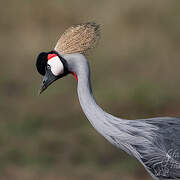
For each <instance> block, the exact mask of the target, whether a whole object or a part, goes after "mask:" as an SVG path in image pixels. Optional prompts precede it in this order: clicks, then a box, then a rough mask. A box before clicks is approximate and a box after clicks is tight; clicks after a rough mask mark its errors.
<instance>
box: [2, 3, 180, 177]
mask: <svg viewBox="0 0 180 180" xmlns="http://www.w3.org/2000/svg"><path fill="white" fill-rule="evenodd" d="M0 9H1V10H0V14H1V16H0V27H1V28H0V40H1V43H0V49H1V53H0V57H1V71H0V97H1V101H0V115H1V123H0V149H1V150H0V169H1V170H0V179H7V180H9V179H13V180H14V179H18V180H21V179H23V180H24V179H26V180H28V179H40V178H41V179H44V180H50V179H51V180H53V179H61V180H66V179H68V180H69V179H74V180H75V179H85V178H86V179H87V180H88V179H103V180H109V179H112V180H113V179H123V180H140V179H143V180H144V179H151V177H149V175H148V174H147V173H146V172H145V170H144V169H143V167H142V166H141V165H140V164H139V163H138V162H137V161H136V160H135V159H134V158H132V157H129V156H128V155H127V154H126V153H124V152H122V151H120V150H119V149H116V148H115V147H113V146H112V145H111V144H109V143H108V142H107V141H106V140H104V138H103V137H101V136H100V135H99V134H98V133H96V131H95V130H94V129H93V128H92V127H91V125H90V123H88V121H87V120H86V119H85V116H84V115H83V113H82V111H81V108H80V106H79V103H78V98H77V95H76V83H75V81H74V79H72V78H71V77H70V76H68V77H67V78H65V79H62V80H61V81H58V82H56V83H55V84H54V85H52V86H51V87H50V88H49V89H48V90H47V91H46V92H45V93H44V94H43V95H41V96H38V95H37V91H38V88H39V85H40V82H41V77H40V76H39V74H38V73H37V72H36V69H35V65H34V64H35V59H36V56H37V54H38V53H39V52H41V51H49V50H52V49H53V47H54V45H55V43H56V41H57V39H58V37H59V36H60V34H61V33H62V32H63V31H64V30H65V29H66V28H67V27H69V26H71V25H72V24H76V23H80V22H86V21H91V20H94V21H96V22H97V23H100V24H101V27H102V37H101V41H100V43H99V46H98V47H97V48H96V49H95V50H94V52H93V53H92V55H90V56H89V57H88V59H89V61H90V64H91V70H92V86H93V90H94V95H95V97H96V100H97V102H98V104H100V105H101V106H102V107H103V108H104V109H105V110H106V111H108V112H110V113H112V114H114V115H117V116H119V117H123V118H130V119H136V118H145V117H154V116H179V115H180V111H179V109H180V103H179V102H180V94H179V91H180V83H179V82H180V76H179V74H178V72H179V67H180V61H179V57H180V51H179V45H180V38H179V37H180V33H179V32H180V22H179V18H180V11H179V9H180V2H179V1H178V0H174V1H168V0H159V1H157V2H154V1H151V0H150V1H143V0H138V1H132V0H126V1H117V0H112V1H107V0H102V1H98V2H97V1H95V0H85V1H80V0H77V1H72V0H69V1H65V0H53V1H42V0H39V1H35V0H28V1H25V0H19V1H12V0H8V1H3V2H1V7H0Z"/></svg>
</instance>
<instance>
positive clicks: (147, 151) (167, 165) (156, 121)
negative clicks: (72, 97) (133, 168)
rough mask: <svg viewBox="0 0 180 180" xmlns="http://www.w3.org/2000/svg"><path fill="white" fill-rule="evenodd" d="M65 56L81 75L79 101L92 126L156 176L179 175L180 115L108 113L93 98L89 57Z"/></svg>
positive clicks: (164, 178) (159, 178)
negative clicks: (127, 116)
mask: <svg viewBox="0 0 180 180" xmlns="http://www.w3.org/2000/svg"><path fill="white" fill-rule="evenodd" d="M63 57H64V59H66V61H67V64H68V70H69V71H70V72H74V73H76V74H77V76H78V87H77V90H78V97H79V101H80V104H81V107H82V109H83V111H84V113H85V115H86V117H87V118H88V120H89V121H90V123H91V124H92V125H93V127H94V128H95V129H96V130H97V131H98V132H99V133H100V134H101V135H103V136H104V137H105V138H106V139H107V140H108V141H109V142H110V143H112V144H113V145H115V146H117V147H118V148H121V149H122V150H124V151H126V152H127V153H128V154H130V155H132V156H134V157H136V158H137V159H138V160H139V161H140V162H141V163H142V165H143V166H144V167H145V169H146V170H147V171H148V172H149V173H150V175H151V176H152V177H153V178H154V179H156V180H167V179H169V180H170V179H172V180H173V179H180V131H179V130H180V119H179V118H172V117H159V118H150V119H138V120H125V119H120V118H117V117H115V116H112V115H110V114H108V113H106V112H105V111H103V110H102V109H101V108H100V107H99V106H98V105H97V104H96V102H95V100H94V97H93V94H92V89H91V82H90V68H89V64H88V61H87V60H86V58H85V57H84V56H83V55H81V54H78V53H76V54H66V55H63Z"/></svg>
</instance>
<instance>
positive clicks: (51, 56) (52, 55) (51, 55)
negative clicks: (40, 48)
mask: <svg viewBox="0 0 180 180" xmlns="http://www.w3.org/2000/svg"><path fill="white" fill-rule="evenodd" d="M56 56H57V54H48V57H47V59H48V60H50V59H51V58H53V57H56Z"/></svg>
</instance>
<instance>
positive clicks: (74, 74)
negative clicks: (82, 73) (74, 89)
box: [71, 72, 78, 82]
mask: <svg viewBox="0 0 180 180" xmlns="http://www.w3.org/2000/svg"><path fill="white" fill-rule="evenodd" d="M71 74H72V75H73V76H74V77H75V78H76V81H77V82H78V77H77V74H76V73H74V72H72V73H71Z"/></svg>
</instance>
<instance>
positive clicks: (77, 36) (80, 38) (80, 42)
mask: <svg viewBox="0 0 180 180" xmlns="http://www.w3.org/2000/svg"><path fill="white" fill-rule="evenodd" d="M99 27H100V26H99V25H98V24H96V23H94V22H88V23H82V24H77V25H74V26H71V27H70V28H68V29H67V30H66V31H65V32H64V33H63V34H62V36H61V37H60V39H59V40H58V42H57V44H56V47H55V50H56V51H57V52H59V53H60V54H72V53H81V54H87V51H88V50H90V49H92V48H94V47H95V45H96V43H97V41H98V39H99V36H100V30H99Z"/></svg>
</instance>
